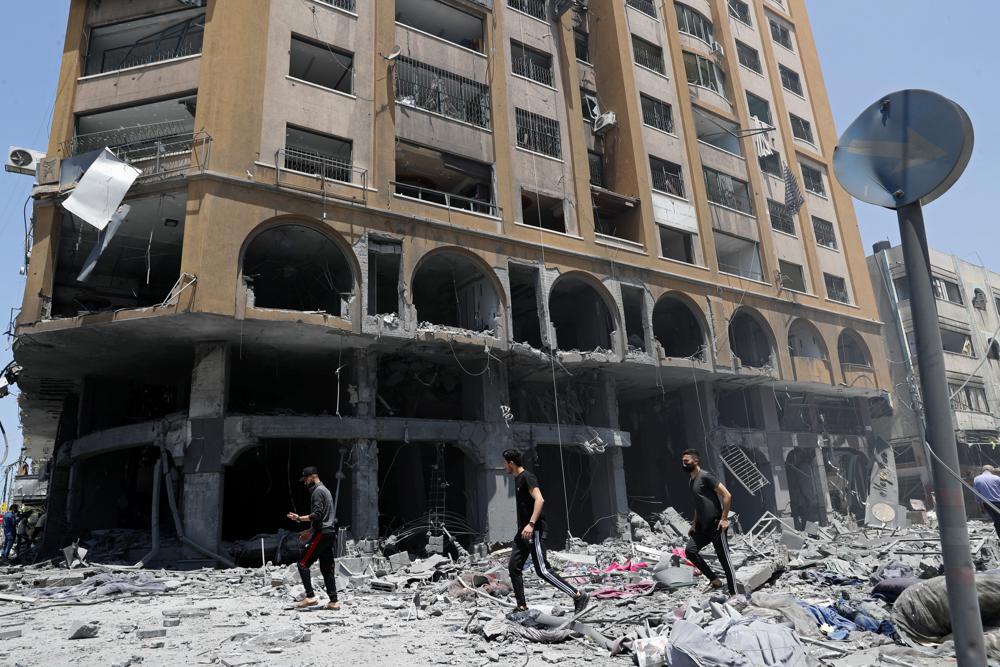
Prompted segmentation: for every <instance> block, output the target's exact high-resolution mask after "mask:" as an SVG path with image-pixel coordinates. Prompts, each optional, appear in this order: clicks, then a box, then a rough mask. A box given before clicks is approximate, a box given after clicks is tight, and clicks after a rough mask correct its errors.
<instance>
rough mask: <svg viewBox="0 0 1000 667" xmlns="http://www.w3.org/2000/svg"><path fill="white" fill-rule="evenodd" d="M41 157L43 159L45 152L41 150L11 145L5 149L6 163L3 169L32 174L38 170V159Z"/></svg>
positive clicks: (15, 172)
mask: <svg viewBox="0 0 1000 667" xmlns="http://www.w3.org/2000/svg"><path fill="white" fill-rule="evenodd" d="M43 159H45V153H42V152H41V151H33V150H31V149H30V148H18V147H17V146H11V147H10V148H9V149H8V150H7V163H6V164H5V165H4V169H6V170H7V171H9V172H11V173H14V174H27V175H28V176H34V175H35V173H36V172H37V171H38V163H39V161H41V160H43Z"/></svg>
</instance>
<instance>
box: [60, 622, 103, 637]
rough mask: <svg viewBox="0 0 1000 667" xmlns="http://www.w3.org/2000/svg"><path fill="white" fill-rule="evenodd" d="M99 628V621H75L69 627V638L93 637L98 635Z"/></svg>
mask: <svg viewBox="0 0 1000 667" xmlns="http://www.w3.org/2000/svg"><path fill="white" fill-rule="evenodd" d="M97 630H98V626H97V623H89V622H87V621H75V622H74V623H73V624H72V625H71V626H70V627H69V636H68V637H67V639H93V638H94V637H96V636H97Z"/></svg>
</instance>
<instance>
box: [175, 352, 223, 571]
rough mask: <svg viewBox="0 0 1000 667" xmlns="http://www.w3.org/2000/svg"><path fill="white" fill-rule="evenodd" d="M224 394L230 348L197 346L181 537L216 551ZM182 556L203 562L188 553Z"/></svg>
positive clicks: (218, 542)
mask: <svg viewBox="0 0 1000 667" xmlns="http://www.w3.org/2000/svg"><path fill="white" fill-rule="evenodd" d="M228 394H229V345H228V344H227V343H224V342H219V341H211V342H204V343H198V344H197V345H196V346H195V354H194V367H193V369H192V371H191V399H190V404H189V408H188V415H189V424H190V432H189V438H190V439H189V442H188V445H187V447H186V449H185V451H184V477H183V496H182V510H181V512H182V514H183V521H184V534H185V535H186V536H187V537H188V538H189V539H191V540H193V541H194V542H196V543H198V544H200V545H201V546H203V547H205V548H206V549H209V550H211V551H214V552H216V553H218V551H219V546H220V542H221V541H222V498H223V495H222V490H223V481H224V471H223V467H222V449H223V445H224V443H225V428H224V425H225V415H226V403H227V397H228ZM185 553H186V555H188V556H189V557H198V558H201V556H199V555H197V554H196V552H194V551H193V550H190V549H186V550H185Z"/></svg>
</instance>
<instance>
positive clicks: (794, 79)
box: [778, 65, 802, 97]
mask: <svg viewBox="0 0 1000 667" xmlns="http://www.w3.org/2000/svg"><path fill="white" fill-rule="evenodd" d="M778 72H779V73H780V74H781V86H782V87H783V88H784V89H785V90H790V91H792V92H793V93H795V94H796V95H798V96H800V97H801V96H802V79H800V78H799V73H798V72H795V71H793V70H790V69H788V68H787V67H785V66H784V65H778Z"/></svg>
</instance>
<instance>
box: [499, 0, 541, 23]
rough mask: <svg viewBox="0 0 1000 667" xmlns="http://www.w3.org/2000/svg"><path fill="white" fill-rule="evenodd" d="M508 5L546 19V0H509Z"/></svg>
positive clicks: (529, 14) (537, 17)
mask: <svg viewBox="0 0 1000 667" xmlns="http://www.w3.org/2000/svg"><path fill="white" fill-rule="evenodd" d="M507 6H508V7H510V8H511V9H516V10H517V11H519V12H524V13H525V14H527V15H528V16H534V17H535V18H536V19H541V20H542V21H545V20H546V14H545V0H507Z"/></svg>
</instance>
